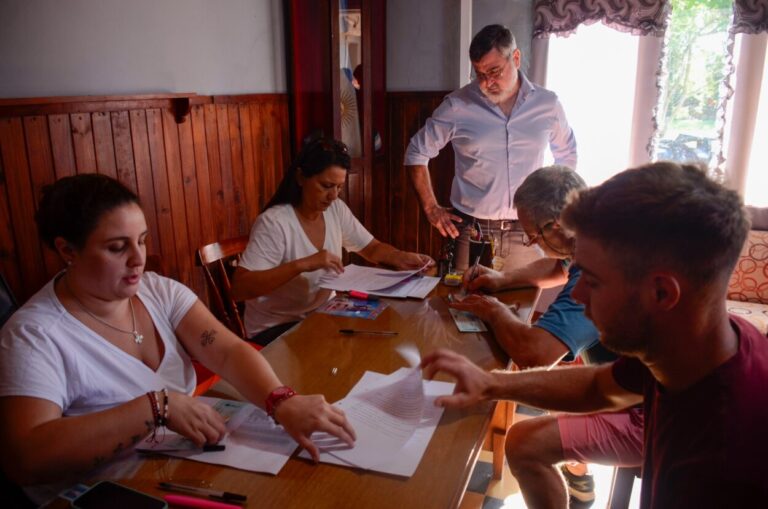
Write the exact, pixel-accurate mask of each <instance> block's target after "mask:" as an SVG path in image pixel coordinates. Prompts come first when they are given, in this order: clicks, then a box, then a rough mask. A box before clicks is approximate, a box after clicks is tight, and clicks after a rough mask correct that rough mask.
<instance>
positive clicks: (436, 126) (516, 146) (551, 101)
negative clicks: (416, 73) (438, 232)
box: [405, 72, 576, 219]
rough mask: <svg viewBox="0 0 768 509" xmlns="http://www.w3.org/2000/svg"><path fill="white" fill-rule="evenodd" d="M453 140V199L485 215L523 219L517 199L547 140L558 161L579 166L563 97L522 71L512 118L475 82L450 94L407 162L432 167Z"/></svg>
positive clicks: (413, 142) (462, 208)
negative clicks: (432, 163)
mask: <svg viewBox="0 0 768 509" xmlns="http://www.w3.org/2000/svg"><path fill="white" fill-rule="evenodd" d="M448 142H451V143H452V145H453V152H454V155H455V161H456V164H455V176H454V178H453V183H452V185H451V203H452V204H453V206H454V207H455V208H457V209H458V210H460V211H462V212H464V213H465V214H469V215H470V216H474V217H477V218H480V219H516V218H517V212H516V211H515V210H514V207H513V206H512V197H513V196H514V194H515V190H516V189H517V188H518V186H519V185H520V184H521V183H522V182H523V180H524V179H525V177H527V176H528V175H530V174H531V173H532V172H533V171H534V170H536V169H538V168H539V167H541V164H542V161H543V158H544V151H545V149H546V147H547V144H549V146H550V148H551V150H552V154H553V156H554V158H555V164H561V165H564V166H568V167H569V168H571V169H576V139H575V137H574V135H573V130H572V129H571V128H570V126H569V125H568V122H567V121H566V119H565V112H564V111H563V107H562V106H561V104H560V101H558V99H557V96H556V95H555V94H554V92H551V91H549V90H547V89H545V88H541V87H539V86H536V85H534V84H532V83H531V82H530V81H529V80H528V78H526V77H525V75H524V74H523V73H522V72H521V73H520V92H519V93H518V96H517V101H516V102H515V106H514V108H513V109H512V112H511V114H510V115H509V118H507V116H506V115H505V114H504V112H502V111H501V108H499V107H498V106H497V105H495V104H494V103H492V102H491V101H489V100H488V99H487V98H486V97H485V95H484V94H483V93H482V92H481V91H480V87H479V86H478V85H477V82H476V81H473V82H472V83H470V84H469V85H466V86H464V87H463V88H461V89H459V90H457V91H455V92H453V93H451V94H449V95H448V96H446V98H445V99H444V100H443V102H442V103H441V104H440V106H438V107H437V109H436V110H435V111H434V113H433V114H432V116H431V117H430V118H428V119H427V122H426V123H425V125H424V127H422V128H421V130H419V132H418V133H416V134H415V135H414V136H413V138H411V142H410V144H409V145H408V150H407V151H406V153H405V164H406V165H408V166H410V165H425V166H426V165H427V163H428V162H429V160H430V159H432V158H434V157H435V156H437V154H438V152H440V150H441V149H442V148H443V147H444V146H445V145H447V144H448Z"/></svg>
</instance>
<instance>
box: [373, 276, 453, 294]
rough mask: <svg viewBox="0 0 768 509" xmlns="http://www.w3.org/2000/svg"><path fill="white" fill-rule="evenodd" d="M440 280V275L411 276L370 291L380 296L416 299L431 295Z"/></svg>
mask: <svg viewBox="0 0 768 509" xmlns="http://www.w3.org/2000/svg"><path fill="white" fill-rule="evenodd" d="M439 282H440V278H439V277H433V276H418V275H417V276H411V277H410V278H408V279H406V280H405V281H403V282H401V283H398V284H396V285H395V286H391V287H389V288H382V289H380V290H371V291H369V292H368V293H370V294H371V295H377V296H379V297H393V298H398V299H404V298H406V297H413V298H416V299H423V298H425V297H426V296H427V295H429V292H431V291H432V289H433V288H434V287H435V286H437V283H439Z"/></svg>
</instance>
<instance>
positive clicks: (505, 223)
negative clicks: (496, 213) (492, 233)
mask: <svg viewBox="0 0 768 509" xmlns="http://www.w3.org/2000/svg"><path fill="white" fill-rule="evenodd" d="M514 229H515V222H514V221H512V220H509V219H502V220H501V221H500V222H499V230H501V231H507V230H514Z"/></svg>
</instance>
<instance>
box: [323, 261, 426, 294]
mask: <svg viewBox="0 0 768 509" xmlns="http://www.w3.org/2000/svg"><path fill="white" fill-rule="evenodd" d="M426 267H427V266H426V265H425V266H424V267H420V268H418V269H416V270H401V271H394V270H387V269H382V268H379V267H362V266H360V265H355V264H350V265H347V266H346V267H344V272H342V273H341V274H335V273H328V274H326V275H325V276H323V277H321V278H320V280H319V281H318V283H319V286H320V287H321V288H327V289H329V290H336V291H340V292H348V291H350V290H357V291H361V292H368V293H370V292H372V291H374V290H382V289H384V288H390V287H392V286H395V285H396V284H398V283H401V282H403V281H405V280H406V279H408V278H409V277H411V276H413V275H414V274H418V273H419V272H421V271H422V270H424V269H425V268H426Z"/></svg>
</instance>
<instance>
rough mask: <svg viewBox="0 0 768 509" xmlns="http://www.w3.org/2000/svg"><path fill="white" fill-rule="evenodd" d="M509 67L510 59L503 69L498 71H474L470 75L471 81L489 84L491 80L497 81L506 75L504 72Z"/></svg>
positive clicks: (497, 69)
mask: <svg viewBox="0 0 768 509" xmlns="http://www.w3.org/2000/svg"><path fill="white" fill-rule="evenodd" d="M508 65H509V59H507V61H506V62H505V63H504V65H502V66H501V67H497V68H496V69H494V70H492V71H488V72H487V73H482V72H477V71H475V70H474V69H473V70H472V72H471V73H470V74H469V79H471V80H473V79H476V80H477V81H478V82H483V81H486V82H487V81H490V80H493V81H497V80H499V79H500V78H501V77H502V76H503V75H504V70H505V69H506V68H507V66H508Z"/></svg>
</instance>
